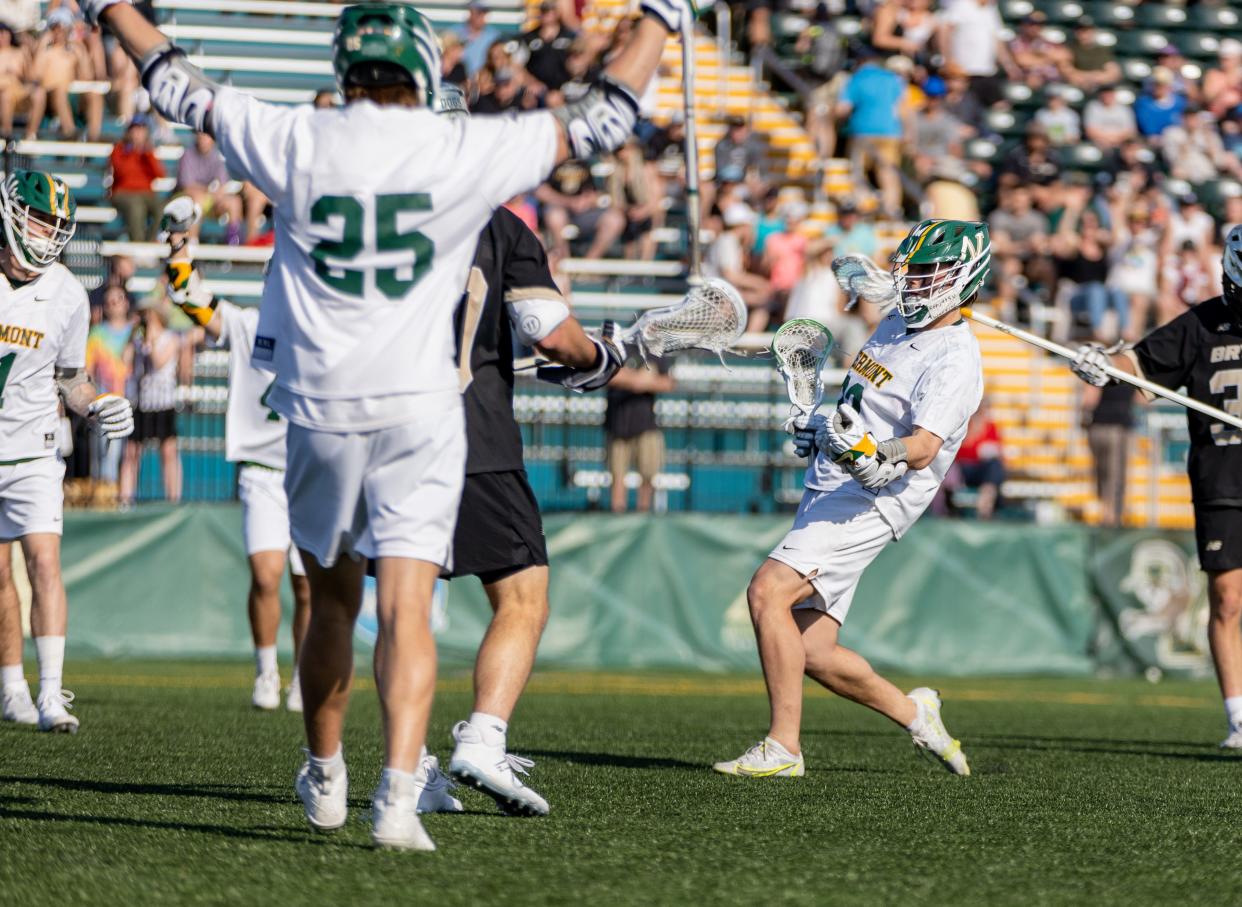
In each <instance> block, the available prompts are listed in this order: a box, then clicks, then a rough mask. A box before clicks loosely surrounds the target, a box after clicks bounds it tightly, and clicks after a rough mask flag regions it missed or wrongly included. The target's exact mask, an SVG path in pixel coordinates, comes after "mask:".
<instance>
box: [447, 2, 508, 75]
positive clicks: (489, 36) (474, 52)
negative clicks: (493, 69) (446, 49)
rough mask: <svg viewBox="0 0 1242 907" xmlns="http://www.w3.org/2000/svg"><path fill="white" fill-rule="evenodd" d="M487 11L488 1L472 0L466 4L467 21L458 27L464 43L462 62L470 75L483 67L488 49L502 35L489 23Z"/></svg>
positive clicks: (458, 33) (457, 31)
mask: <svg viewBox="0 0 1242 907" xmlns="http://www.w3.org/2000/svg"><path fill="white" fill-rule="evenodd" d="M487 13H488V9H487V4H486V3H482V2H480V0H472V2H471V3H469V4H467V6H466V21H465V22H464V23H463V24H462V25H459V26H458V27H457V29H456V33H457V37H458V38H459V39H460V40H461V42H462V45H463V53H462V62H463V63H465V65H466V73H467V74H468V75H470V76H473V75H475V73H477V72H478V71H479V70H480V69H482V68H483V64H484V63H486V62H487V52H488V49H489V48H490V47H491V46H492V44H494V43H495V41H496V39H497V38H499V37H500V32H499V31H497V30H496V29H495V28H493V27H492V26H490V25H488V24H487Z"/></svg>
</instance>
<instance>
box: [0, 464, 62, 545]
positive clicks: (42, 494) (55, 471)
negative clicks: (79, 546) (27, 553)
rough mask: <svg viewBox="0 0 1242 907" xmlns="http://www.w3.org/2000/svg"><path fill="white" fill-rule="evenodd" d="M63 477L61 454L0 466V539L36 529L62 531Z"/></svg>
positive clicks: (35, 531) (31, 533)
mask: <svg viewBox="0 0 1242 907" xmlns="http://www.w3.org/2000/svg"><path fill="white" fill-rule="evenodd" d="M64 481H65V461H64V460H62V459H61V457H60V454H56V455H54V456H49V457H36V458H35V459H33V460H25V461H23V462H20V463H12V464H9V465H5V466H0V541H5V542H9V541H12V540H13V539H19V538H21V537H22V536H25V535H34V534H35V533H37V532H50V533H52V534H53V535H62V534H63V532H64V527H65V488H64Z"/></svg>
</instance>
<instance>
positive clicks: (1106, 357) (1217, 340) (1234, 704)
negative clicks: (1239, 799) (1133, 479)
mask: <svg viewBox="0 0 1242 907" xmlns="http://www.w3.org/2000/svg"><path fill="white" fill-rule="evenodd" d="M1105 365H1113V366H1114V367H1116V368H1119V369H1123V370H1125V371H1128V372H1131V373H1132V374H1136V375H1141V376H1143V377H1144V378H1147V379H1148V380H1150V381H1154V382H1156V383H1157V384H1162V385H1164V386H1165V387H1168V388H1171V389H1177V388H1180V387H1185V388H1186V391H1185V392H1186V394H1187V395H1188V396H1190V397H1192V398H1194V399H1195V400H1199V401H1201V402H1203V403H1210V404H1211V405H1213V406H1215V407H1217V408H1218V409H1223V410H1224V411H1225V412H1227V413H1230V414H1231V415H1237V416H1240V417H1242V226H1235V227H1234V228H1233V229H1232V230H1231V231H1230V233H1229V235H1228V237H1227V238H1226V240H1225V260H1224V294H1223V295H1222V296H1217V297H1216V298H1214V299H1209V300H1207V301H1206V302H1201V303H1199V304H1198V305H1197V306H1195V307H1194V308H1192V309H1191V310H1190V311H1188V312H1185V313H1184V314H1182V315H1180V316H1178V317H1177V318H1175V319H1173V320H1172V321H1170V322H1169V323H1168V324H1166V325H1164V326H1163V327H1160V328H1157V329H1156V330H1154V331H1152V332H1151V333H1150V334H1148V335H1147V336H1146V337H1144V338H1143V339H1142V340H1140V341H1139V342H1138V343H1136V344H1135V345H1134V347H1133V348H1132V349H1127V350H1124V351H1122V352H1120V353H1113V354H1111V355H1110V354H1109V353H1108V352H1106V351H1105V350H1104V349H1103V348H1101V347H1100V346H1099V345H1098V344H1088V345H1086V346H1083V347H1080V348H1079V350H1078V358H1077V359H1075V360H1074V364H1073V369H1074V372H1075V374H1077V375H1078V377H1080V378H1082V379H1083V380H1084V381H1087V382H1088V383H1090V384H1094V385H1096V386H1097V387H1103V386H1104V385H1106V384H1108V383H1109V380H1110V379H1109V378H1108V377H1107V376H1106V375H1105V374H1104V372H1103V371H1102V368H1103V366H1105ZM1186 418H1187V423H1188V425H1189V429H1190V459H1189V462H1188V463H1187V470H1188V472H1189V473H1190V490H1191V495H1192V497H1193V499H1194V506H1195V540H1196V543H1197V545H1198V548H1199V565H1200V566H1201V567H1202V568H1203V570H1204V571H1206V572H1207V575H1208V603H1209V607H1210V610H1211V615H1210V619H1209V623H1208V642H1209V643H1210V645H1211V647H1212V660H1213V661H1214V662H1215V664H1216V678H1217V680H1218V681H1219V682H1220V689H1221V694H1222V695H1223V696H1224V698H1225V713H1226V715H1227V716H1228V718H1229V736H1228V737H1226V738H1225V741H1224V742H1223V743H1222V744H1221V746H1224V747H1227V748H1229V749H1242V626H1240V624H1242V430H1239V429H1236V428H1233V427H1231V426H1228V425H1224V424H1222V423H1220V422H1217V421H1215V420H1213V419H1211V418H1209V417H1207V416H1203V415H1200V414H1199V413H1197V412H1195V411H1194V410H1187V411H1186Z"/></svg>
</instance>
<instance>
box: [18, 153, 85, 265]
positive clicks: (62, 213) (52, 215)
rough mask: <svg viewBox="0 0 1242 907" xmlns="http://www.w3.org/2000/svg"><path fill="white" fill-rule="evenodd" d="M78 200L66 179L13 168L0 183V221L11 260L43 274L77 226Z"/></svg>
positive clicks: (58, 256)
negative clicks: (75, 198)
mask: <svg viewBox="0 0 1242 907" xmlns="http://www.w3.org/2000/svg"><path fill="white" fill-rule="evenodd" d="M77 210H78V206H77V203H76V202H75V201H74V200H73V196H72V194H70V192H69V187H68V186H67V185H66V184H65V181H64V180H62V179H61V178H60V177H58V176H53V175H52V174H50V173H43V172H42V171H39V170H14V171H12V172H11V173H10V174H9V175H8V176H7V177H5V179H4V182H2V183H0V220H3V221H4V240H5V245H6V246H8V248H9V251H10V252H11V253H12V255H13V259H14V261H16V262H17V264H18V265H19V266H20V267H21V268H22V269H23V270H26V271H33V272H35V273H36V274H42V273H43V272H44V271H46V270H47V269H48V268H50V267H51V266H52V265H53V264H55V263H56V261H57V259H59V258H60V253H61V252H63V251H64V250H65V246H67V245H68V244H69V240H70V239H72V238H73V232H74V230H76V229H77Z"/></svg>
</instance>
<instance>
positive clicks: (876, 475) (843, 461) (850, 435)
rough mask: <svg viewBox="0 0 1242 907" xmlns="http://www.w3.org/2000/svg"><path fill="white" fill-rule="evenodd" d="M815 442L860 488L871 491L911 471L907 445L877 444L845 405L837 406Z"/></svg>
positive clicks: (892, 442)
mask: <svg viewBox="0 0 1242 907" xmlns="http://www.w3.org/2000/svg"><path fill="white" fill-rule="evenodd" d="M817 442H818V443H819V444H820V446H821V449H823V450H825V451H827V452H828V455H829V456H831V457H832V458H833V460H835V461H836V462H837V463H839V464H840V465H841V466H842V467H843V468H844V469H845V470H846V471H847V472H849V473H850V475H852V476H853V477H854V479H855V481H857V482H858V484H859V485H861V486H863V487H864V488H869V489H871V490H872V491H875V490H877V489H880V488H883V487H884V486H885V485H887V484H889V483H890V482H895V481H896V480H897V479H900V478H901V477H902V476H904V475H905V474H906V472H907V471H908V470H909V468H910V467H909V465H908V464H907V462H906V456H907V454H906V446H905V445H904V444H903V443H902V442H901V441H899V440H898V439H896V438H892V439H890V440H888V441H877V440H876V439H875V435H873V434H871V432H869V431H867V430H866V428H865V427H864V426H863V421H862V417H861V416H859V415H858V412H857V411H856V410H855V409H854V407H852V406H850V405H849V404H848V403H842V404H840V405H839V406H838V407H837V411H836V412H835V413H834V414H833V416H832V422H831V423H830V424H828V425H827V426H825V428H824V429H823V430H822V436H821V437H820V438H817Z"/></svg>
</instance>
